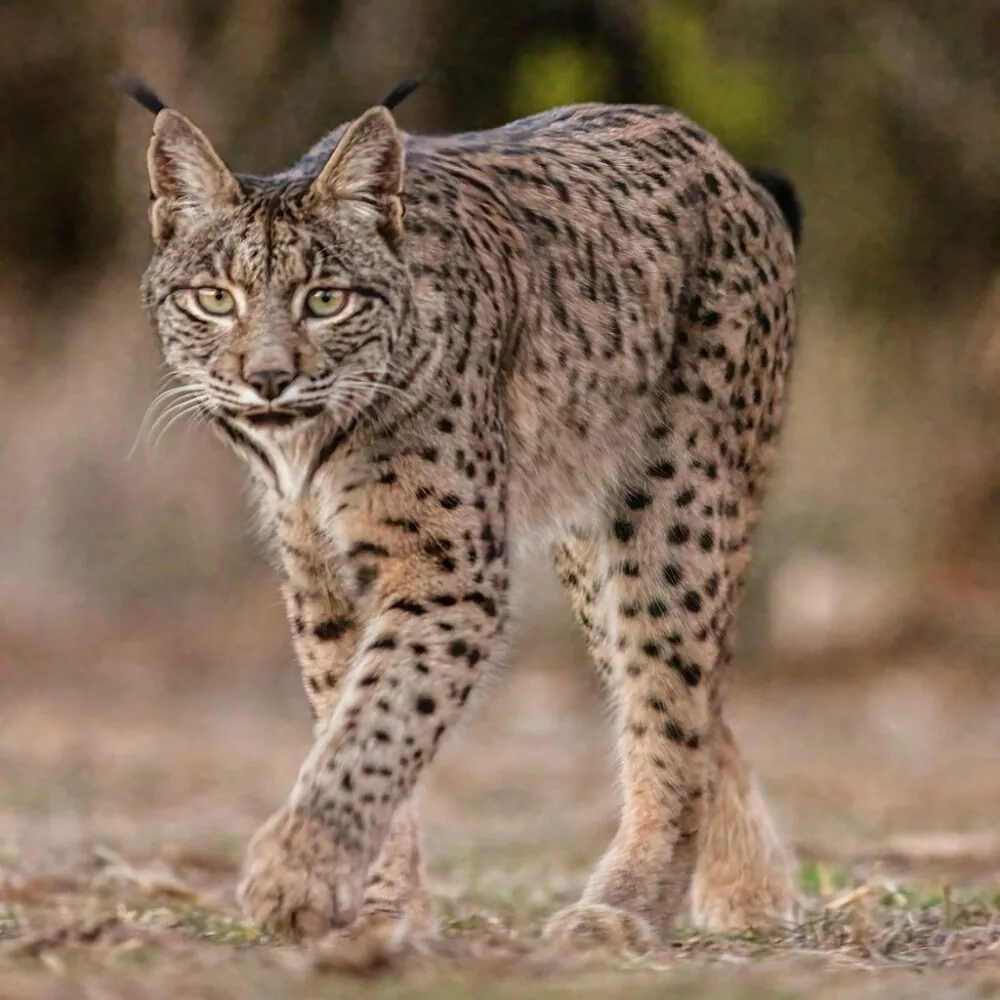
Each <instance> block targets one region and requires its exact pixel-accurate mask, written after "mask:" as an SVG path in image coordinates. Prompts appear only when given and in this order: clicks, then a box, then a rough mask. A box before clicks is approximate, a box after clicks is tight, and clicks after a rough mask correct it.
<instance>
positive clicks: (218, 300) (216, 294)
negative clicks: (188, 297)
mask: <svg viewBox="0 0 1000 1000" xmlns="http://www.w3.org/2000/svg"><path fill="white" fill-rule="evenodd" d="M194 294H195V298H196V299H197V300H198V305H199V306H200V307H201V308H202V309H204V310H205V312H207V313H208V314H209V315H210V316H229V315H230V314H231V313H234V312H236V299H235V298H233V293H232V292H228V291H226V289H225V288H199V289H197V290H196V291H195V293H194Z"/></svg>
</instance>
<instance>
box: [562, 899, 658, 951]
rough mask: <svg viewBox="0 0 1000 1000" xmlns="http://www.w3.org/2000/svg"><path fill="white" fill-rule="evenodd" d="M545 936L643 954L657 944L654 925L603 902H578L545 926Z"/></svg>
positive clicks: (574, 944)
mask: <svg viewBox="0 0 1000 1000" xmlns="http://www.w3.org/2000/svg"><path fill="white" fill-rule="evenodd" d="M545 938H546V939H547V940H549V941H552V942H553V943H555V944H559V945H563V946H567V947H572V948H580V949H583V948H604V949H609V950H611V951H634V952H638V953H639V954H643V953H645V952H647V951H651V950H652V949H653V948H655V947H656V945H657V940H656V932H655V931H654V930H653V927H652V925H651V924H649V923H648V922H647V921H645V920H643V919H642V917H637V916H635V915H633V914H631V913H628V912H627V911H626V910H619V909H618V908H617V907H614V906H607V905H606V904H604V903H577V904H576V905H574V906H568V907H566V909H564V910H560V911H559V912H558V913H556V914H555V915H554V916H553V917H552V918H551V919H550V920H549V922H548V923H547V924H546V925H545Z"/></svg>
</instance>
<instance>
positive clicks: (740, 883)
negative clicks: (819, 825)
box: [691, 718, 799, 933]
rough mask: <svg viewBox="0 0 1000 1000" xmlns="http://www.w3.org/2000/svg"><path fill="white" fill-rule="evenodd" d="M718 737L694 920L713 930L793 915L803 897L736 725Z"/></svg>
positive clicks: (786, 920)
mask: <svg viewBox="0 0 1000 1000" xmlns="http://www.w3.org/2000/svg"><path fill="white" fill-rule="evenodd" d="M717 727H718V728H717V731H716V733H715V734H714V736H713V739H712V752H713V754H714V756H715V782H714V786H713V788H712V794H711V797H710V798H709V800H708V802H707V804H706V805H707V808H706V811H705V821H704V824H703V826H702V828H701V832H700V834H699V838H698V863H697V867H696V869H695V875H694V880H693V883H692V886H691V919H692V922H693V923H694V924H695V926H696V927H698V928H700V929H701V930H705V931H709V932H712V933H718V932H725V931H738V930H744V929H747V928H751V927H754V928H761V927H768V926H773V925H776V924H781V923H789V922H791V921H794V920H795V919H796V917H797V916H798V914H799V900H798V895H797V892H796V886H795V879H794V876H793V872H792V866H791V863H790V859H789V857H788V854H787V853H786V851H785V849H784V847H783V845H782V843H781V840H780V839H779V837H778V833H777V831H776V829H775V827H774V824H773V822H772V821H771V817H770V815H769V813H768V810H767V806H766V805H765V803H764V800H763V798H762V796H761V794H760V790H759V788H758V787H757V782H756V780H755V779H754V777H753V775H752V774H751V773H750V769H749V767H748V766H747V764H746V761H745V760H744V759H743V756H742V754H741V753H740V749H739V746H738V745H737V743H736V740H735V737H734V736H733V733H732V731H731V730H730V728H729V726H728V725H727V724H726V723H725V722H724V721H723V720H722V719H721V718H720V719H718V720H717Z"/></svg>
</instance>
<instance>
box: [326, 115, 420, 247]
mask: <svg viewBox="0 0 1000 1000" xmlns="http://www.w3.org/2000/svg"><path fill="white" fill-rule="evenodd" d="M310 190H311V193H312V195H313V196H314V197H315V198H316V199H318V200H319V201H320V202H328V201H331V200H334V199H336V200H339V201H353V202H357V203H358V204H359V205H363V206H368V207H369V208H370V209H371V210H373V211H374V212H375V213H377V216H378V218H379V221H380V223H381V225H382V226H383V227H384V228H385V230H386V235H387V236H390V237H392V238H394V239H397V240H398V239H399V238H400V237H401V236H402V234H403V137H402V135H401V133H400V131H399V129H398V128H396V122H395V121H394V120H393V117H392V115H391V114H390V113H389V112H388V111H387V110H386V109H385V108H383V107H376V108H370V109H369V110H368V111H366V112H365V113H364V114H363V115H361V117H360V118H357V119H355V120H354V121H353V122H352V123H351V124H350V126H348V128H347V130H346V131H345V132H344V134H343V136H342V137H341V139H340V142H338V143H337V148H336V149H335V150H334V151H333V153H332V154H331V156H330V159H329V160H327V162H326V166H325V167H323V169H322V170H321V171H320V174H319V176H318V177H317V178H316V180H315V181H313V183H312V187H311V189H310Z"/></svg>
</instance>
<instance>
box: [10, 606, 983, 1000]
mask: <svg viewBox="0 0 1000 1000" xmlns="http://www.w3.org/2000/svg"><path fill="white" fill-rule="evenodd" d="M257 620H259V621H260V633H259V635H257V636H256V637H253V636H251V637H249V638H248V639H247V641H246V645H245V646H244V647H242V651H241V658H240V660H239V663H238V664H236V663H234V662H233V660H232V658H231V654H229V653H228V652H227V651H226V649H225V648H224V647H223V646H222V645H220V644H219V641H218V640H217V639H216V638H214V636H217V635H219V634H221V630H220V629H217V628H215V629H208V630H207V631H205V632H204V634H201V631H200V626H199V627H198V628H196V627H194V626H191V627H188V628H180V629H178V627H177V625H176V623H172V624H169V625H168V626H165V627H164V628H163V629H162V630H161V631H158V630H157V629H156V628H155V627H153V626H150V625H148V624H147V626H146V627H145V629H144V631H143V633H142V637H141V641H140V640H139V639H138V638H136V639H132V640H129V639H127V638H124V637H121V636H119V638H118V641H117V642H116V643H114V644H109V643H107V642H105V641H98V640H96V639H95V638H94V637H93V636H89V637H88V636H82V637H81V636H80V635H75V636H72V637H71V638H65V637H64V638H60V639H59V640H58V642H56V641H51V642H50V643H49V644H48V645H47V647H46V648H44V649H43V648H41V647H40V646H39V645H38V644H37V643H35V644H33V645H29V646H23V647H21V648H20V649H18V647H17V646H16V645H15V644H13V643H11V642H8V643H7V644H6V645H7V649H8V654H7V658H6V664H5V665H6V666H7V667H8V668H10V669H9V670H8V671H7V672H6V678H5V679H6V681H8V682H9V683H5V688H4V690H5V694H4V700H3V703H2V706H0V713H2V723H3V724H2V728H0V773H2V774H3V776H4V777H3V785H2V788H0V996H2V997H3V998H4V1000H7V998H10V1000H21V998H27V997H36V996H37V997H59V998H62V997H67V998H69V997H77V996H79V997H87V998H89V997H101V998H104V997H133V996H135V997H150V998H153V1000H156V998H159V997H164V998H167V997H177V996H183V997H190V996H209V997H215V996H219V997H222V996H241V997H247V998H255V997H262V998H263V997H271V996H278V995H280V996H288V997H299V996H302V997H305V996H326V995H329V996H342V995H364V996H372V997H385V998H390V997H401V996H412V997H445V998H447V997H456V998H457V997H465V996H476V997H486V998H493V997H496V998H501V997H510V998H517V1000H529V998H532V997H557V996H561V995H566V994H568V993H571V992H579V993H580V994H581V995H584V996H594V997H598V996H612V995H615V996H617V995H620V994H621V993H622V992H623V991H626V992H627V995H629V996H635V997H639V998H642V997H646V996H649V997H652V996H657V997H667V998H670V997H689V996H694V995H697V996H707V997H712V998H719V1000H721V998H728V997H734V998H735V997H747V998H757V997H760V998H764V997H768V998H770V997H788V998H791V997H816V996H821V997H823V998H824V1000H828V998H833V997H838V996H842V995H852V996H854V995H866V994H871V995H882V993H883V992H884V993H885V995H892V996H899V997H906V996H918V995H924V994H925V993H933V995H935V996H968V997H986V996H991V995H1000V838H998V837H997V836H996V835H995V832H994V829H995V828H994V829H991V827H990V823H991V821H993V820H994V815H993V814H992V813H991V804H992V803H995V802H997V801H998V800H1000V799H998V793H1000V774H998V773H997V768H996V767H995V765H994V764H993V763H992V762H993V760H994V759H995V749H994V746H993V739H992V726H991V716H992V715H993V714H994V713H993V710H992V706H993V705H995V704H996V695H997V693H998V685H997V684H996V682H987V681H984V680H982V679H981V678H980V676H979V675H978V674H974V673H972V672H967V673H966V674H962V672H961V671H960V670H959V669H958V668H957V667H956V666H955V665H954V664H950V665H947V667H948V670H947V672H945V671H944V670H943V669H941V668H942V667H944V666H945V665H944V664H942V665H937V664H934V663H932V662H926V663H914V662H910V663H907V664H905V665H902V664H901V665H899V669H898V670H896V671H893V670H892V669H889V670H882V671H880V672H878V673H877V674H872V675H871V676H867V675H866V672H865V671H864V670H863V669H861V670H851V671H850V675H851V677H852V678H853V679H847V678H846V677H845V680H844V681H843V682H842V683H840V684H837V683H835V682H832V681H830V680H825V681H822V682H816V683H813V684H809V683H805V682H800V683H790V682H789V681H787V680H785V681H781V682H779V681H777V680H771V681H768V680H766V679H761V680H760V681H759V682H756V683H755V684H754V685H753V686H752V687H751V686H750V685H749V684H747V685H745V686H738V687H737V688H736V690H735V691H734V698H733V707H734V715H735V721H736V724H737V727H738V728H739V730H740V732H741V733H742V734H743V736H744V739H745V741H746V744H747V746H748V749H749V752H750V754H751V756H752V757H753V758H754V760H755V762H756V763H757V764H758V766H759V769H760V771H761V773H762V776H763V779H764V782H765V785H766V788H767V792H768V794H769V797H770V798H771V800H772V801H773V802H774V804H775V807H776V811H777V813H778V816H779V819H780V822H781V824H782V826H783V827H784V828H785V830H786V831H787V832H788V834H789V836H790V838H791V839H792V841H793V842H794V843H795V844H796V845H797V847H798V853H799V858H800V861H801V862H802V867H801V873H802V874H801V879H802V885H803V889H804V891H805V893H806V895H807V898H808V900H809V913H808V917H807V919H806V920H805V921H804V922H803V923H802V924H801V925H800V926H797V927H794V928H788V929H786V930H783V931H781V932H777V933H773V934H747V935H739V936H733V937H719V936H705V935H700V934H697V933H695V932H693V931H692V930H691V929H690V928H685V927H683V926H682V927H681V928H680V929H679V932H678V936H677V939H676V941H675V942H674V943H673V944H672V945H671V947H669V948H667V949H665V950H663V951H662V952H659V953H656V954H651V955H644V956H639V955H627V954H626V955H611V954H605V953H600V952H596V953H593V954H586V955H580V956H566V955H555V954H552V953H550V952H549V951H548V950H547V949H546V948H545V947H544V946H543V944H542V942H541V941H540V939H539V934H540V928H541V926H542V923H543V921H544V918H545V916H546V915H547V914H549V913H550V912H552V911H553V910H554V909H556V908H557V907H558V906H561V905H563V904H565V903H566V902H567V901H569V900H571V899H572V898H573V897H574V895H575V893H577V892H578V891H579V888H580V885H581V884H582V881H583V879H584V878H585V876H586V872H587V869H588V866H589V865H590V864H591V863H592V862H593V860H594V859H595V858H596V857H597V856H598V854H599V852H600V850H601V848H602V847H603V845H604V844H605V843H606V841H607V839H608V838H609V836H610V834H611V832H612V830H613V827H614V795H613V784H612V760H611V755H610V753H609V752H608V747H607V741H606V739H605V738H604V733H603V723H602V721H601V720H602V715H601V710H600V705H599V701H598V698H597V696H596V693H595V691H594V689H593V686H592V685H591V684H590V683H589V678H588V675H587V673H586V671H584V670H571V669H568V666H569V665H568V664H566V665H565V666H560V665H559V663H558V662H556V661H558V660H565V659H570V660H572V659H575V650H572V649H567V647H566V646H565V645H564V644H563V643H562V642H561V641H558V640H554V641H548V642H547V641H546V640H545V637H544V636H541V635H535V636H533V637H528V641H527V642H526V644H525V652H524V653H522V654H521V656H520V657H519V658H518V660H519V662H518V665H517V668H516V669H512V670H511V671H510V672H509V675H508V676H507V677H505V678H504V679H503V680H502V682H500V683H498V684H495V685H493V686H492V688H491V690H490V691H489V692H487V693H486V695H485V696H484V697H483V698H482V699H481V702H480V706H479V708H478V710H477V711H475V712H474V718H473V719H472V720H471V721H470V722H469V724H468V725H467V726H465V727H463V730H462V731H461V732H460V733H459V734H457V736H456V738H455V739H454V740H453V741H452V742H451V743H450V744H449V745H448V746H447V748H446V750H445V752H444V753H443V754H442V757H441V759H440V760H439V763H438V765H437V766H436V768H435V770H434V773H433V775H431V776H430V780H429V781H428V782H427V785H426V787H425V789H424V793H423V797H424V806H425V810H424V811H425V818H426V826H427V840H428V846H429V853H430V859H431V870H432V877H433V882H434V886H435V890H436V892H437V895H438V900H439V903H440V906H441V909H442V913H443V914H444V918H445V919H444V927H445V933H444V936H443V939H442V942H441V943H440V944H439V945H437V946H436V947H435V948H434V949H432V950H431V951H428V952H420V953H404V954H402V955H399V956H397V957H396V958H395V959H394V960H393V961H391V962H390V963H388V965H387V966H386V967H385V968H383V969H381V970H380V971H379V973H378V974H377V975H370V976H368V977H367V978H364V979H358V978H357V977H347V978H345V976H344V975H342V974H338V973H334V972H331V971H329V970H328V968H327V967H326V966H327V965H328V963H324V962H323V961H322V960H321V959H317V956H316V955H314V954H313V953H311V952H309V951H308V950H306V949H303V948H300V947H297V946H295V945H294V944H290V943H287V942H284V943H282V942H275V941H268V940H266V939H264V938H261V937H259V936H258V935H257V934H256V933H255V932H254V931H253V930H252V929H250V928H248V927H247V926H245V925H244V924H243V923H242V922H241V921H240V919H239V917H238V914H237V912H236V910H235V908H234V906H233V900H232V889H233V885H234V882H235V879H236V875H237V870H238V865H239V861H240V857H241V855H242V851H243V847H244V844H245V842H246V840H247V838H248V837H249V835H250V834H251V832H252V831H253V829H254V827H255V825H256V824H257V823H258V822H259V821H260V820H261V819H263V818H264V816H266V815H267V814H268V812H269V811H270V810H271V809H272V808H273V807H274V806H275V805H276V804H277V803H278V802H279V801H280V800H281V798H282V796H283V794H284V792H285V791H286V789H287V787H288V785H289V783H290V781H291V779H292V777H293V775H294V773H295V770H296V766H297V763H298V760H299V757H300V755H301V753H302V752H303V750H304V748H305V745H306V741H307V739H308V724H307V720H306V714H305V710H304V704H303V701H302V697H301V695H300V693H299V691H298V690H297V683H296V680H295V678H294V671H293V669H292V667H291V665H290V664H289V663H288V654H287V652H286V650H285V648H284V639H283V636H282V630H281V625H280V614H279V612H278V609H277V607H276V606H275V607H272V608H270V609H268V608H267V607H266V606H263V605H262V610H261V614H260V615H259V616H257ZM83 649H86V650H87V651H88V652H87V654H86V655H85V656H81V650H83ZM213 660H214V661H216V662H217V663H220V664H221V663H226V662H228V663H229V664H230V665H231V667H237V666H238V669H231V668H230V669H223V668H222V667H218V668H216V669H214V670H211V669H206V666H205V665H206V664H208V663H211V662H212V661H213ZM282 661H284V664H285V665H287V669H281V665H282ZM268 664H272V665H273V664H278V665H279V668H278V669H275V668H274V667H273V666H268ZM859 666H861V667H863V665H859ZM883 666H884V665H883ZM904 666H905V670H904V669H903V667H904ZM956 675H960V680H961V683H960V684H958V686H956V685H955V681H956Z"/></svg>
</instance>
